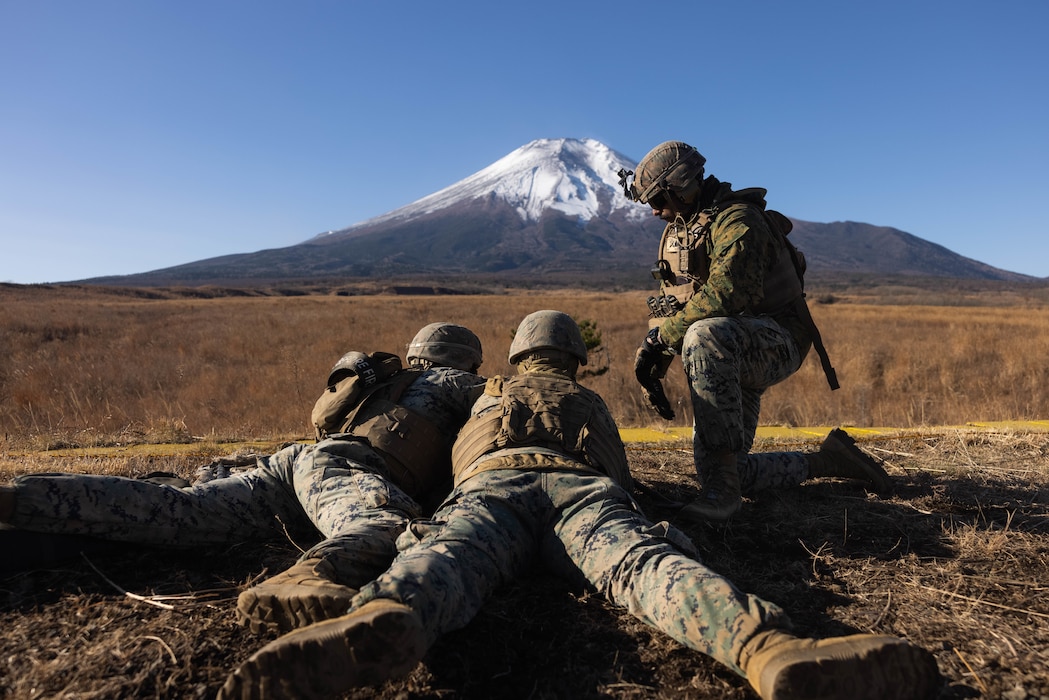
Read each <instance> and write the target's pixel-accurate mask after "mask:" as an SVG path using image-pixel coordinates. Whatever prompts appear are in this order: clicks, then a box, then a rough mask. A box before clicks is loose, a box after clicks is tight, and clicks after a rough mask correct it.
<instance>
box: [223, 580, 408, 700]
mask: <svg viewBox="0 0 1049 700" xmlns="http://www.w3.org/2000/svg"><path fill="white" fill-rule="evenodd" d="M427 646H428V645H427V643H426V634H425V633H424V631H423V627H422V623H421V621H420V620H419V617H418V615H416V614H415V611H414V610H412V609H411V608H409V607H408V606H407V605H403V604H402V603H398V602H396V601H392V600H387V599H383V598H379V599H376V600H372V601H369V602H368V603H365V604H364V605H362V606H361V607H360V608H359V609H357V610H355V611H353V612H352V613H350V614H348V615H344V616H343V617H340V618H337V619H334V620H326V621H324V622H318V623H317V624H315V625H310V626H309V627H303V628H301V629H298V630H295V631H294V632H291V633H289V634H286V635H284V636H283V637H280V638H279V639H277V640H275V641H273V642H270V643H269V644H267V645H266V646H264V647H262V649H260V650H258V651H257V652H255V653H254V654H252V655H251V657H249V658H248V660H247V661H245V662H244V663H243V664H241V665H240V667H239V668H237V670H235V671H234V672H233V673H232V674H230V675H229V677H228V678H227V679H226V683H225V684H224V685H223V686H222V689H221V690H219V693H218V700H271V699H276V700H280V699H283V698H289V699H290V698H295V699H296V700H299V699H303V698H306V699H310V698H331V697H337V696H340V695H341V694H342V693H345V692H346V691H348V690H350V689H352V688H358V687H361V686H371V685H381V684H382V683H384V682H386V681H387V680H390V679H393V678H399V677H401V676H405V675H407V674H408V673H409V672H410V671H411V670H412V669H413V668H415V666H416V665H417V664H418V663H419V662H420V661H422V658H423V656H425V655H426V650H427Z"/></svg>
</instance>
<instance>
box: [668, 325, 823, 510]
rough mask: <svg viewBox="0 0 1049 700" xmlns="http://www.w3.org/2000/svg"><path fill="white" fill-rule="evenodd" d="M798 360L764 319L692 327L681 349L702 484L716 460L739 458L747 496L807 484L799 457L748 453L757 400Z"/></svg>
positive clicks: (784, 335)
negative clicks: (728, 455)
mask: <svg viewBox="0 0 1049 700" xmlns="http://www.w3.org/2000/svg"><path fill="white" fill-rule="evenodd" d="M803 359H804V356H803V354H802V353H801V352H800V350H799V348H798V344H797V343H796V342H795V340H794V338H793V337H792V336H791V334H790V333H789V332H788V331H787V330H786V329H785V328H784V327H783V326H781V325H780V324H779V323H777V322H776V321H774V320H773V319H771V318H769V317H767V316H759V317H752V316H730V317H725V318H709V319H703V320H701V321H697V322H695V323H693V324H692V325H691V326H689V329H688V332H687V333H686V334H685V339H684V341H683V343H682V348H681V361H682V365H683V366H684V369H685V374H686V376H687V377H688V383H689V392H690V394H691V398H692V410H693V415H694V416H695V423H694V425H693V433H692V448H693V453H694V457H695V463H696V473H697V475H698V476H699V480H700V482H701V483H702V482H703V480H704V477H706V475H707V474H708V473H709V470H710V469H712V468H715V467H716V465H717V459H716V455H718V454H719V453H721V454H723V453H725V452H735V453H736V454H737V455H738V458H739V460H738V464H737V468H738V471H739V478H740V487H741V489H742V491H743V493H744V494H747V493H755V492H757V491H761V490H764V489H768V488H785V487H790V486H797V485H798V484H800V483H801V482H802V481H804V480H805V479H807V478H808V475H809V467H808V463H807V462H806V461H805V455H804V453H802V452H759V453H755V454H751V453H750V449H751V447H753V445H754V435H755V433H756V432H757V429H758V414H759V412H760V411H761V396H762V394H764V393H765V390H766V389H768V388H769V387H770V386H772V385H773V384H778V383H779V382H781V381H783V380H784V379H786V378H788V377H789V376H791V375H792V374H794V373H795V372H797V371H798V367H800V366H801V361H802V360H803Z"/></svg>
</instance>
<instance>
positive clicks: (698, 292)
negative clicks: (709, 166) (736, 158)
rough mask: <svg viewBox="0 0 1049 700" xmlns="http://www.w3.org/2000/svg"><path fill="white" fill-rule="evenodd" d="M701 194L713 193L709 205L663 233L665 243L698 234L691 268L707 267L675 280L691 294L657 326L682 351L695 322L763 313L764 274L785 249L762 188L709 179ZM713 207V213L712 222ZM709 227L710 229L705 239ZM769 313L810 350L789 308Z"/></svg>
mask: <svg viewBox="0 0 1049 700" xmlns="http://www.w3.org/2000/svg"><path fill="white" fill-rule="evenodd" d="M703 192H704V194H706V193H711V192H712V193H713V196H711V194H706V196H707V198H708V199H709V200H710V201H709V205H708V206H706V207H703V206H702V205H701V208H700V211H697V213H696V214H695V215H693V216H692V217H691V218H690V219H689V220H688V221H687V222H686V221H683V220H682V219H680V218H679V219H678V220H677V221H675V222H672V223H669V224H667V230H666V232H664V240H669V239H670V236H668V234H673V233H674V232H675V230H678V231H680V227H685V228H686V229H687V231H688V232H689V234H692V235H693V236H696V235H698V237H699V242H698V246H699V247H701V249H700V250H697V251H696V253H698V255H696V256H693V257H692V258H691V260H693V261H694V262H693V263H692V264H691V265H690V267H702V268H705V269H690V270H688V271H687V273H688V274H686V275H684V276H683V277H684V279H679V280H677V281H678V282H679V283H681V282H686V281H689V282H691V283H692V286H693V291H692V293H691V296H690V297H689V298H688V301H687V302H686V303H685V306H684V308H682V309H681V310H680V311H678V312H677V313H676V314H674V315H673V316H670V317H668V318H667V319H666V320H664V321H663V322H662V324H661V325H660V327H659V334H660V337H661V338H662V339H663V340H664V341H665V342H666V343H667V344H668V345H670V346H671V347H673V348H674V349H676V350H679V351H680V349H681V342H682V340H683V339H684V337H685V333H686V332H687V331H688V328H689V326H691V325H692V324H693V323H695V322H696V321H699V320H701V319H705V318H716V317H724V316H737V315H756V314H758V313H761V312H760V311H758V309H759V307H761V306H762V302H763V301H766V300H765V299H764V296H765V281H766V275H767V274H768V272H769V270H770V269H771V268H772V266H773V264H774V263H775V261H776V260H777V258H778V257H779V256H780V254H781V252H782V250H783V244H782V243H780V241H779V240H778V239H777V237H776V235H775V234H774V233H773V232H772V231H771V230H770V228H769V224H768V221H767V220H766V218H765V214H764V210H765V201H764V190H758V189H753V190H744V191H741V192H739V193H734V192H733V191H732V186H731V185H730V184H729V183H722V182H719V181H718V180H716V179H715V178H713V177H708V178H707V180H706V182H705V183H704V185H703ZM739 195H742V197H740V196H739ZM718 201H725V202H726V204H725V206H724V207H723V208H720V209H717V208H716V205H717V202H718ZM712 208H714V209H713V210H714V211H715V214H714V218H713V220H712V221H711V220H710V218H709V214H710V211H711V209H712ZM705 224H706V225H708V226H709V228H708V231H707V232H706V234H705V235H701V232H700V230H701V229H702V228H704V225H705ZM660 254H661V256H662V255H665V254H666V251H665V250H661V251H660ZM679 277H680V275H679ZM766 305H767V304H766ZM771 315H772V316H773V317H774V318H775V319H776V320H777V321H779V322H780V323H781V324H782V325H784V326H785V327H786V328H787V329H788V330H789V331H790V332H791V334H792V335H793V336H794V338H795V339H796V340H797V341H798V344H799V346H801V347H803V348H806V349H807V345H808V344H809V343H810V342H811V338H810V337H809V334H808V332H807V330H806V328H805V325H804V324H803V323H802V322H801V320H800V319H799V318H798V317H797V314H796V313H795V312H794V311H792V310H790V309H789V308H785V309H783V310H782V311H779V312H774V313H772V314H771Z"/></svg>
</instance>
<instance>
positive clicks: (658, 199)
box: [648, 190, 667, 209]
mask: <svg viewBox="0 0 1049 700" xmlns="http://www.w3.org/2000/svg"><path fill="white" fill-rule="evenodd" d="M666 204H667V193H666V192H664V191H663V190H657V191H655V192H653V193H652V194H651V195H649V198H648V206H650V207H652V208H653V209H665V208H666Z"/></svg>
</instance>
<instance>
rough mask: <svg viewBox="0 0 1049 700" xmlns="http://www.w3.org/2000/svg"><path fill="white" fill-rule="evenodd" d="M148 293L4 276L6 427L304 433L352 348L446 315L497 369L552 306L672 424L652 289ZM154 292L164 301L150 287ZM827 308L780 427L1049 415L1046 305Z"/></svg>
mask: <svg viewBox="0 0 1049 700" xmlns="http://www.w3.org/2000/svg"><path fill="white" fill-rule="evenodd" d="M139 291H140V293H141V294H140V295H135V294H132V293H130V292H129V291H128V290H121V293H119V294H117V293H110V292H108V291H107V290H91V289H86V290H85V289H77V288H61V287H60V288H33V287H0V301H2V305H0V350H2V352H3V357H4V361H3V364H2V365H0V434H2V435H3V436H4V438H5V439H6V440H7V441H8V443H9V444H10V445H20V444H29V445H31V446H57V445H61V444H65V443H73V444H82V445H89V444H112V443H130V442H141V441H153V442H156V441H191V440H194V439H199V438H202V437H207V438H210V439H213V440H218V439H251V438H263V437H265V438H281V437H300V436H307V435H310V434H311V432H312V431H311V430H310V427H309V425H308V415H309V409H310V407H311V406H312V403H313V400H314V399H315V397H316V395H317V394H318V393H319V392H320V390H321V389H322V388H323V386H322V385H323V382H324V378H325V377H326V376H327V372H328V370H329V368H330V367H331V365H332V364H333V363H334V362H335V360H336V359H338V357H340V356H341V355H342V354H343V353H344V352H346V351H347V350H351V349H358V350H365V351H370V350H379V349H383V350H388V351H390V350H393V351H401V352H403V349H404V347H405V345H406V344H407V342H408V341H409V340H410V339H411V337H412V335H414V333H415V331H416V330H418V329H419V328H420V327H421V326H423V325H425V324H426V323H430V322H432V321H436V320H448V321H454V322H457V323H462V324H465V325H467V326H469V327H471V328H473V329H474V330H475V331H476V332H477V333H478V335H479V336H480V337H481V339H482V341H483V343H484V346H485V357H486V360H485V364H484V366H483V367H482V371H483V372H484V373H486V374H496V373H502V372H507V371H509V367H508V366H507V363H506V361H505V358H506V353H507V350H508V349H509V345H510V340H511V337H512V333H513V329H514V328H515V327H516V324H517V322H518V321H519V320H520V319H521V318H522V317H523V316H524V315H525V314H527V313H529V312H531V311H534V310H536V309H541V308H556V309H560V310H563V311H566V312H567V313H569V314H572V315H573V317H575V318H576V319H577V320H590V321H593V322H594V323H595V324H596V327H597V329H598V331H600V333H601V337H602V341H603V347H602V348H600V349H599V350H598V351H597V352H595V354H594V357H593V358H592V361H591V365H590V369H591V372H590V376H589V377H587V379H586V380H587V383H588V385H589V386H591V387H593V388H594V389H595V390H597V391H598V392H600V393H601V395H602V396H604V397H605V399H606V401H607V402H608V404H609V406H610V408H611V409H612V411H613V413H614V415H615V416H616V419H617V420H618V421H619V423H620V424H621V425H623V426H642V425H656V424H662V421H661V420H660V419H659V418H658V417H657V416H656V415H655V414H654V413H653V412H652V411H650V410H649V409H648V408H647V406H645V405H644V403H643V401H642V399H641V397H640V392H639V391H638V389H637V386H636V382H635V381H634V379H633V376H632V370H631V363H632V360H633V354H634V350H635V348H636V346H637V345H638V343H639V342H640V339H641V338H642V337H643V335H644V332H645V329H646V325H645V319H644V317H643V316H642V315H641V314H642V311H641V309H642V308H643V305H644V302H643V298H644V296H645V294H644V293H642V292H618V293H584V292H575V291H564V292H515V293H509V292H507V293H499V294H484V295H448V296H432V295H431V296H389V295H360V296H340V295H337V294H331V293H327V294H312V295H306V296H263V295H255V296H243V295H242V296H215V297H212V298H197V297H196V296H187V295H178V294H175V293H173V292H170V291H168V292H165V291H164V290H139ZM147 292H148V296H149V297H151V298H143V297H142V296H141V295H145V294H147ZM197 295H198V296H201V295H203V292H200V290H197ZM152 297H156V298H152ZM813 298H820V297H819V295H813ZM835 298H839V297H835ZM813 314H814V316H815V317H816V319H817V321H818V323H819V324H820V326H821V328H822V330H823V333H824V336H825V338H826V341H827V345H828V347H829V349H830V352H831V357H832V360H833V361H834V363H835V366H836V368H837V370H838V374H839V377H840V379H841V382H842V386H843V388H842V389H841V390H839V391H836V392H831V391H830V390H829V389H828V388H827V386H826V383H825V380H824V378H823V375H822V372H821V371H820V368H819V363H818V362H817V361H816V358H815V356H814V354H813V355H811V356H810V357H809V358H808V359H807V360H806V362H805V364H804V366H803V367H802V369H801V371H800V372H799V373H798V374H797V375H795V376H794V377H792V378H790V379H789V380H787V381H786V382H784V383H783V384H781V385H778V386H775V387H773V388H772V389H770V390H769V392H768V394H767V396H766V400H765V403H764V407H763V412H762V421H763V422H764V423H765V424H770V425H833V424H847V425H855V426H886V425H887V426H898V427H918V426H927V425H943V424H965V423H967V422H970V421H995V420H1010V419H1031V418H1045V417H1047V416H1049V392H1045V391H1044V390H1043V389H1042V387H1044V386H1046V384H1047V383H1049V382H1047V380H1049V366H1047V364H1046V362H1045V358H1046V357H1047V356H1049V308H1047V307H1046V306H1044V305H1043V306H1037V305H1036V306H1027V307H1013V306H1001V307H993V308H989V307H986V306H979V307H977V306H970V307H943V306H940V307H933V306H895V305H878V304H869V303H854V302H853V303H841V302H839V303H834V304H820V303H815V304H813ZM666 384H667V391H668V394H669V396H670V398H671V400H672V402H674V403H675V404H676V406H677V409H678V416H679V417H678V423H679V424H682V425H687V424H688V423H689V422H690V421H691V409H690V406H689V404H688V400H687V397H688V394H687V388H686V386H685V382H684V375H683V373H682V371H681V367H680V363H678V362H675V365H674V366H673V367H672V368H671V371H670V375H669V377H668V380H667V382H666Z"/></svg>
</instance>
